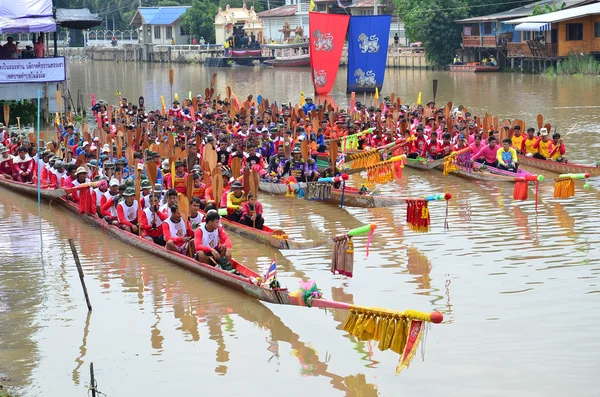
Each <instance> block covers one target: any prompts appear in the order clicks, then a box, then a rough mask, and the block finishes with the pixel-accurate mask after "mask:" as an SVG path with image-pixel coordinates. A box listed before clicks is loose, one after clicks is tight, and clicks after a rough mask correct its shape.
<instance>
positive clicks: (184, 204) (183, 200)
mask: <svg viewBox="0 0 600 397" xmlns="http://www.w3.org/2000/svg"><path fill="white" fill-rule="evenodd" d="M177 204H178V206H179V212H181V217H182V218H183V221H184V222H187V221H188V219H189V217H190V200H188V198H187V197H186V195H185V194H180V195H179V202H178V203H177Z"/></svg>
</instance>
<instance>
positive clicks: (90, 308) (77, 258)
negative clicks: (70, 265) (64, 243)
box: [69, 238, 92, 311]
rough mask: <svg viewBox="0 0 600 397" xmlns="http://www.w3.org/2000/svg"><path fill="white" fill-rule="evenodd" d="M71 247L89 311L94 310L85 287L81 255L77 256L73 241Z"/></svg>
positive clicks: (70, 240)
mask: <svg viewBox="0 0 600 397" xmlns="http://www.w3.org/2000/svg"><path fill="white" fill-rule="evenodd" d="M69 245H70V246H71V252H72V253H73V258H74V259H75V265H76V266H77V271H78V272H79V279H80V280H81V286H82V287H83V294H84V295H85V302H86V303H87V307H88V310H90V311H91V310H92V304H91V303H90V297H89V296H88V292H87V287H86V286H85V280H84V279H83V268H82V267H81V262H79V255H77V250H76V249H75V243H74V242H73V239H72V238H70V239H69Z"/></svg>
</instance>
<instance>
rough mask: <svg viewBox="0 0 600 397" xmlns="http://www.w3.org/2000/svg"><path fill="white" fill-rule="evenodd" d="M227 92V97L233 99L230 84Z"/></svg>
mask: <svg viewBox="0 0 600 397" xmlns="http://www.w3.org/2000/svg"><path fill="white" fill-rule="evenodd" d="M226 93H227V99H231V87H230V86H227V89H226Z"/></svg>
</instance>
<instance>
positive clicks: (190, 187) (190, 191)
mask: <svg viewBox="0 0 600 397" xmlns="http://www.w3.org/2000/svg"><path fill="white" fill-rule="evenodd" d="M186 179H187V181H186V187H185V193H186V195H187V198H188V199H189V200H190V201H192V196H193V195H194V174H193V173H191V172H190V173H189V174H187V177H186Z"/></svg>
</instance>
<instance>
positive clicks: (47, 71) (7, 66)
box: [0, 57, 66, 84]
mask: <svg viewBox="0 0 600 397" xmlns="http://www.w3.org/2000/svg"><path fill="white" fill-rule="evenodd" d="M65 79H66V68H65V57H56V58H34V59H2V60H0V84H15V83H48V82H53V81H64V80H65Z"/></svg>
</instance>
